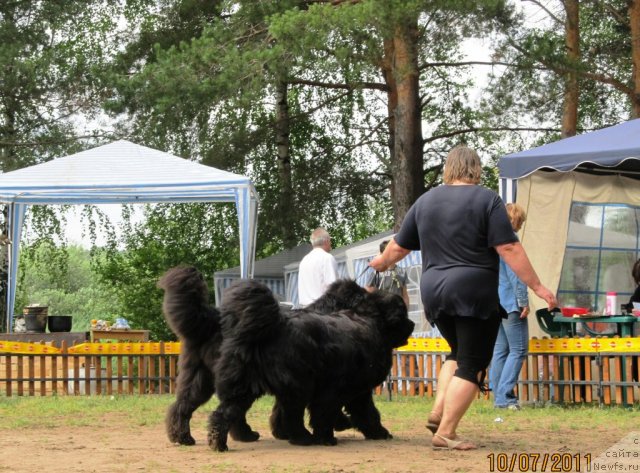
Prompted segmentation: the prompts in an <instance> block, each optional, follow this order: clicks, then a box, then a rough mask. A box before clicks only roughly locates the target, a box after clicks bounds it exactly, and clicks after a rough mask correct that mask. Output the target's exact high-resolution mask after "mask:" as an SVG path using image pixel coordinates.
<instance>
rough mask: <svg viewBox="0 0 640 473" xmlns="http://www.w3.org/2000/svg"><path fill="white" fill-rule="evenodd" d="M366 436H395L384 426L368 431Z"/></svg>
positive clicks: (384, 438) (375, 438)
mask: <svg viewBox="0 0 640 473" xmlns="http://www.w3.org/2000/svg"><path fill="white" fill-rule="evenodd" d="M364 437H365V438H366V439H367V440H390V439H392V438H393V435H391V433H390V432H389V431H388V430H387V429H385V428H384V427H380V429H376V430H374V431H370V432H366V433H365V434H364Z"/></svg>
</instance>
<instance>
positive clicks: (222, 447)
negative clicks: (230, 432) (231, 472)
mask: <svg viewBox="0 0 640 473" xmlns="http://www.w3.org/2000/svg"><path fill="white" fill-rule="evenodd" d="M225 437H226V435H225ZM207 443H208V444H209V448H211V450H213V451H215V452H226V451H227V450H229V447H228V446H227V442H226V438H223V437H221V436H219V435H216V433H215V432H209V434H208V435H207Z"/></svg>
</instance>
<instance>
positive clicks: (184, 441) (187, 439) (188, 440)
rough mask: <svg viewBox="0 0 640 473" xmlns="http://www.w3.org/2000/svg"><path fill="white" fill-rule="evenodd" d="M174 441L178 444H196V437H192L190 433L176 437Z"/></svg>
mask: <svg viewBox="0 0 640 473" xmlns="http://www.w3.org/2000/svg"><path fill="white" fill-rule="evenodd" d="M175 443H177V444H180V445H188V446H190V445H195V444H196V439H194V438H193V437H192V436H191V435H183V436H181V437H180V438H178V439H177V440H175Z"/></svg>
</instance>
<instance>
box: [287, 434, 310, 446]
mask: <svg viewBox="0 0 640 473" xmlns="http://www.w3.org/2000/svg"><path fill="white" fill-rule="evenodd" d="M289 443H290V444H291V445H313V444H314V443H315V442H314V438H313V437H312V436H311V434H309V435H301V436H299V437H291V438H289Z"/></svg>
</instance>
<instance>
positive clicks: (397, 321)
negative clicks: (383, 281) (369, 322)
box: [361, 291, 415, 348]
mask: <svg viewBox="0 0 640 473" xmlns="http://www.w3.org/2000/svg"><path fill="white" fill-rule="evenodd" d="M361 307H363V308H364V307H368V308H367V309H365V310H366V312H368V313H369V314H371V315H374V316H375V317H376V318H377V321H378V324H379V326H380V331H381V333H382V336H383V337H384V339H385V340H386V341H387V343H388V344H389V346H391V347H393V348H397V347H401V346H404V345H406V344H407V342H408V339H409V337H410V336H411V333H412V332H413V328H414V326H415V324H414V323H413V322H412V321H411V319H409V313H408V311H407V305H406V304H405V303H404V300H403V299H402V297H400V296H399V295H397V294H391V293H389V292H386V291H376V292H373V293H367V295H366V302H365V303H363V304H362V306H361Z"/></svg>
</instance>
